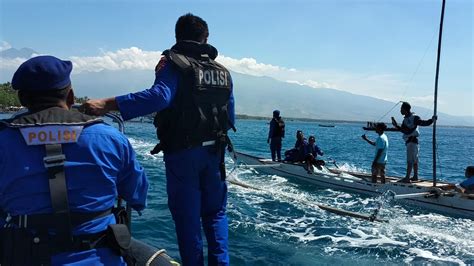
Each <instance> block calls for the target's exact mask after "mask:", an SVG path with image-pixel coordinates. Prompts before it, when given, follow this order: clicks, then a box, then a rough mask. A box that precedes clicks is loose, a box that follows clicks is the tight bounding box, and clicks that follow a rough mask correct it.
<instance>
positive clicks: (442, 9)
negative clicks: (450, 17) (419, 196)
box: [433, 0, 446, 187]
mask: <svg viewBox="0 0 474 266" xmlns="http://www.w3.org/2000/svg"><path fill="white" fill-rule="evenodd" d="M445 5H446V0H443V5H442V7H441V20H440V23H439V37H438V56H437V60H436V77H435V89H434V111H433V115H434V116H435V115H436V114H437V112H438V77H439V61H440V56H441V39H442V37H443V21H444V7H445ZM433 186H434V187H435V186H436V120H435V121H434V122H433Z"/></svg>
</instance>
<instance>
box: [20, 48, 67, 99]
mask: <svg viewBox="0 0 474 266" xmlns="http://www.w3.org/2000/svg"><path fill="white" fill-rule="evenodd" d="M71 71H72V63H71V61H63V60H61V59H58V58H56V57H54V56H49V55H44V56H37V57H33V58H31V59H28V60H26V61H25V62H23V64H21V65H20V67H18V69H17V70H16V72H15V74H13V79H12V87H13V89H14V90H24V91H43V90H60V89H64V88H66V87H67V86H69V85H71V79H70V74H71Z"/></svg>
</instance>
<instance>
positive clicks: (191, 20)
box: [175, 13, 209, 42]
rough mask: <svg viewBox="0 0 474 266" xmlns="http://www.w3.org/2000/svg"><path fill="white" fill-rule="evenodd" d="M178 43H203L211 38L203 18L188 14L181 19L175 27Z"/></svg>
mask: <svg viewBox="0 0 474 266" xmlns="http://www.w3.org/2000/svg"><path fill="white" fill-rule="evenodd" d="M175 36H176V41H184V40H191V41H196V42H202V41H204V40H205V39H206V38H207V37H209V29H208V28H207V23H206V21H204V20H203V19H202V18H200V17H198V16H195V15H193V14H191V13H187V14H185V15H183V16H181V17H179V19H178V21H177V22H176V27H175Z"/></svg>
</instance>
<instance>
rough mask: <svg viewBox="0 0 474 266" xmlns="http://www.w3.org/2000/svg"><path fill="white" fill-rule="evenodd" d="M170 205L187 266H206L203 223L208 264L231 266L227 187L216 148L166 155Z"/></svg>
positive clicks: (181, 252) (184, 263)
mask: <svg viewBox="0 0 474 266" xmlns="http://www.w3.org/2000/svg"><path fill="white" fill-rule="evenodd" d="M164 160H165V166H166V180H167V192H168V206H169V209H170V211H171V215H172V217H173V220H174V222H175V226H176V235H177V237H178V245H179V253H180V255H181V260H182V263H183V265H185V266H186V265H192V266H194V265H204V259H203V251H202V249H203V243H202V236H201V224H202V228H203V229H204V233H205V235H206V240H207V244H208V265H229V253H228V224H227V216H226V205H227V184H226V182H225V181H223V180H222V179H221V175H220V171H219V163H220V156H219V155H218V154H216V153H215V152H213V151H212V147H198V148H193V149H187V150H182V151H178V152H174V153H171V154H165V158H164Z"/></svg>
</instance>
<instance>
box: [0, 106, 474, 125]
mask: <svg viewBox="0 0 474 266" xmlns="http://www.w3.org/2000/svg"><path fill="white" fill-rule="evenodd" d="M15 112H16V111H12V110H8V109H5V108H1V107H0V114H13V113H15ZM144 117H147V116H144ZM153 117H154V115H153ZM235 118H236V119H242V120H262V121H270V120H271V119H272V118H271V117H265V116H254V115H245V114H236V115H235ZM283 118H284V120H285V121H287V122H288V121H298V122H317V123H322V124H331V125H332V124H335V123H350V124H362V125H365V124H366V123H367V122H369V121H353V120H331V119H315V118H299V117H283ZM127 122H129V121H127ZM133 122H137V121H133ZM370 122H372V121H370ZM385 123H387V124H389V122H385ZM438 126H439V127H456V128H474V126H459V125H458V126H448V125H438Z"/></svg>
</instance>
